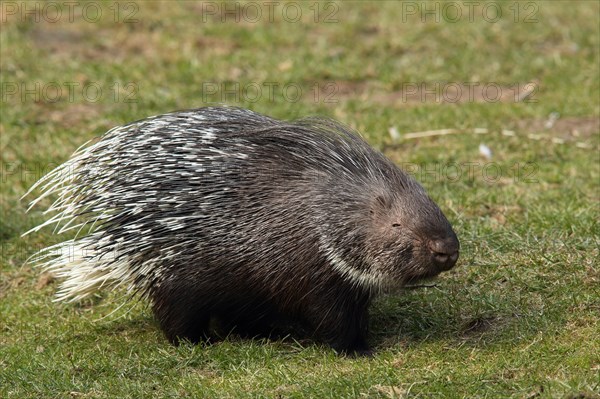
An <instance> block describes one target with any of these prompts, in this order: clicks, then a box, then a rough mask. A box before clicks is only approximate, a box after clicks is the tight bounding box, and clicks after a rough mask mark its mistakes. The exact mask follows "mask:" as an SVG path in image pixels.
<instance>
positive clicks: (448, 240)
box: [429, 234, 459, 271]
mask: <svg viewBox="0 0 600 399" xmlns="http://www.w3.org/2000/svg"><path fill="white" fill-rule="evenodd" d="M458 249H459V243H458V238H457V237H456V235H455V234H452V235H450V236H448V237H445V238H441V239H435V240H432V241H430V242H429V250H430V251H431V257H432V259H433V262H434V263H435V264H436V265H437V266H438V267H439V268H440V270H442V271H443V270H450V269H452V267H453V266H454V265H455V264H456V261H457V260H458Z"/></svg>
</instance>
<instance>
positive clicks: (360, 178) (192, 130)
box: [26, 107, 459, 352]
mask: <svg viewBox="0 0 600 399" xmlns="http://www.w3.org/2000/svg"><path fill="white" fill-rule="evenodd" d="M40 186H41V190H42V194H41V196H40V197H38V198H37V199H35V200H33V201H32V202H31V204H30V208H31V207H32V206H34V205H35V204H36V203H37V202H38V201H40V199H42V198H44V197H47V196H49V195H51V194H55V195H57V196H58V199H57V200H56V201H55V202H54V203H53V204H52V205H51V206H50V208H49V209H48V211H57V213H56V215H55V216H54V217H52V218H50V219H49V220H47V221H46V222H45V223H43V224H41V225H40V226H38V227H36V228H34V229H32V230H30V231H37V230H38V229H40V228H42V227H43V226H46V225H51V224H56V225H57V227H60V229H59V230H60V232H63V231H66V230H71V229H77V235H76V236H75V238H74V239H71V240H68V241H64V242H62V243H60V244H58V245H54V246H51V247H49V248H46V249H44V250H42V251H41V252H40V253H39V254H38V256H37V257H36V258H35V259H34V260H35V261H37V262H40V263H42V264H43V265H45V267H46V268H47V269H48V270H50V271H51V272H53V273H54V274H55V275H56V276H57V277H59V278H63V279H65V281H64V282H63V283H62V286H61V288H60V290H59V292H58V294H57V297H58V299H62V300H79V299H81V298H84V297H86V296H87V295H89V294H91V293H93V292H95V291H96V290H97V289H99V288H100V287H114V286H125V287H127V289H128V290H130V291H131V292H132V293H138V294H140V295H141V296H143V297H147V298H149V300H150V302H151V304H152V309H153V312H154V314H155V316H156V317H157V319H158V321H159V323H160V325H161V328H162V329H163V331H164V332H165V334H166V336H167V338H168V339H169V340H170V341H172V342H174V343H177V342H178V340H180V339H188V340H190V341H192V342H198V341H200V340H203V339H205V338H206V337H207V336H208V331H207V330H208V329H209V322H210V321H211V320H216V321H217V322H219V323H222V324H223V325H225V326H229V327H232V328H236V329H237V330H238V331H240V332H242V333H245V334H249V335H251V336H252V335H253V334H259V333H261V332H263V331H265V330H267V329H269V328H271V327H273V326H276V325H277V324H278V322H280V321H281V320H292V321H294V322H299V323H301V325H303V326H306V327H308V328H309V329H310V331H312V332H313V333H314V334H315V336H316V337H318V338H319V339H321V340H323V341H325V342H327V343H329V344H330V345H331V346H332V347H333V348H335V349H336V350H339V351H344V352H347V351H358V352H362V351H367V350H368V346H367V342H366V334H367V324H368V323H367V314H368V311H367V308H368V305H369V303H370V301H371V299H372V298H373V297H374V295H376V294H377V293H380V292H383V291H386V290H388V289H390V288H393V287H400V286H402V285H404V284H406V283H408V282H413V281H416V280H419V279H422V278H427V277H432V276H435V275H437V274H438V273H440V272H442V271H444V270H448V269H450V268H452V267H453V266H454V264H455V263H456V260H457V258H458V250H459V242H458V239H457V237H456V235H455V233H454V231H453V230H452V227H451V226H450V223H449V222H448V220H447V219H446V217H445V216H444V215H443V214H442V212H441V211H440V209H439V208H438V206H437V205H436V204H435V203H434V202H433V201H432V200H431V199H430V198H429V197H428V196H427V194H426V193H425V190H424V189H423V188H422V187H421V186H420V185H419V184H418V183H417V182H416V181H415V180H414V179H413V178H411V177H410V176H409V175H408V174H406V173H405V172H403V171H402V170H400V169H399V168H398V167H396V166H395V165H394V164H393V163H392V162H391V161H390V160H388V159H387V158H386V157H385V156H384V155H382V154H381V153H380V152H378V151H376V150H374V149H372V148H371V147H370V146H369V145H368V144H367V143H366V142H365V141H364V140H363V139H362V138H361V137H360V136H359V134H358V133H356V132H354V131H352V130H350V129H349V128H347V127H345V126H343V125H341V124H339V123H337V122H335V121H332V120H329V119H320V118H308V119H302V120H298V121H294V122H286V121H279V120H275V119H272V118H269V117H267V116H263V115H260V114H258V113H255V112H252V111H248V110H244V109H239V108H231V107H207V108H200V109H195V110H188V111H180V112H173V113H169V114H165V115H160V116H155V117H151V118H147V119H143V120H140V121H137V122H133V123H131V124H128V125H125V126H119V127H116V128H114V129H112V130H110V131H108V132H107V133H105V134H104V135H103V136H102V137H101V138H100V139H99V140H98V141H97V142H95V143H94V144H92V145H89V146H87V147H84V148H82V149H79V150H78V151H77V152H76V153H75V154H74V155H73V156H72V157H71V159H69V160H68V161H67V162H65V163H64V164H62V165H60V166H59V167H57V168H56V169H54V170H53V171H52V172H50V173H49V174H48V175H46V176H45V177H43V178H42V179H41V180H40V181H38V182H37V183H36V184H35V185H34V186H33V187H32V188H31V189H30V190H29V192H28V193H30V192H31V191H32V190H33V189H35V188H36V187H40ZM26 195H27V194H26ZM26 234H27V233H26Z"/></svg>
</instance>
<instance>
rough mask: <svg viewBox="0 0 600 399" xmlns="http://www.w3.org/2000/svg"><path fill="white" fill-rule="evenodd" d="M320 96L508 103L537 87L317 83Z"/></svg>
mask: <svg viewBox="0 0 600 399" xmlns="http://www.w3.org/2000/svg"><path fill="white" fill-rule="evenodd" d="M318 86H319V88H320V90H321V94H322V95H324V96H325V95H327V94H328V93H329V94H331V93H334V96H335V99H336V100H338V101H345V100H351V99H360V100H363V101H370V102H372V103H377V104H381V105H385V106H394V107H410V106H418V105H426V104H464V103H472V102H474V103H486V102H487V103H498V102H499V103H511V102H521V101H532V100H535V97H536V95H537V91H538V89H539V86H538V84H537V83H535V82H528V83H520V84H515V85H512V86H509V85H500V84H497V83H493V82H492V83H479V82H464V83H458V82H420V83H411V82H406V83H403V84H402V85H401V87H400V89H398V90H393V91H389V90H385V89H384V88H381V87H378V86H377V84H376V83H375V82H369V81H332V82H321V83H320V84H319V85H318Z"/></svg>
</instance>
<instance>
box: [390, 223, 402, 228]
mask: <svg viewBox="0 0 600 399" xmlns="http://www.w3.org/2000/svg"><path fill="white" fill-rule="evenodd" d="M400 226H401V225H400V223H393V224H392V227H400Z"/></svg>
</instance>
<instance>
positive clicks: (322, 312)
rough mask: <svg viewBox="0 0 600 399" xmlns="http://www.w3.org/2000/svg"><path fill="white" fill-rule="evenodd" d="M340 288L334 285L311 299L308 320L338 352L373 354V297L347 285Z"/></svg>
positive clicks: (321, 336)
mask: <svg viewBox="0 0 600 399" xmlns="http://www.w3.org/2000/svg"><path fill="white" fill-rule="evenodd" d="M337 288H338V289H336V288H334V287H331V286H330V287H329V288H327V289H326V290H324V291H322V292H321V293H320V294H321V295H316V296H313V297H312V298H311V306H310V308H309V309H308V312H307V315H306V316H307V317H306V318H307V321H308V322H309V324H310V325H311V326H312V327H313V329H314V332H315V334H316V335H317V336H318V337H320V338H322V339H323V340H324V341H325V342H327V343H328V344H329V345H330V346H331V347H332V348H333V349H335V350H336V351H338V352H342V353H346V354H358V355H369V354H371V350H370V348H369V345H368V343H367V334H368V330H369V326H368V321H369V313H368V305H369V302H370V300H369V297H368V296H367V295H363V294H361V293H358V292H353V291H348V290H346V289H345V288H344V287H337ZM336 291H337V292H336ZM341 298H344V299H343V300H340V299H341Z"/></svg>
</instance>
